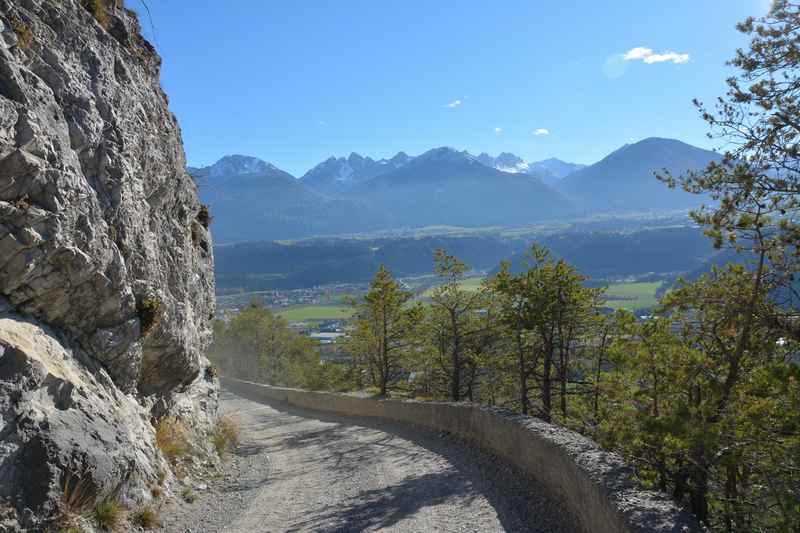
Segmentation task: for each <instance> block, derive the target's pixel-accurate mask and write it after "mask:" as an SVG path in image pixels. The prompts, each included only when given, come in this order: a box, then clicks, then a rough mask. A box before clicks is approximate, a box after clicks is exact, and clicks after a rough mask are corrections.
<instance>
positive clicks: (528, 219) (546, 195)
mask: <svg viewBox="0 0 800 533" xmlns="http://www.w3.org/2000/svg"><path fill="white" fill-rule="evenodd" d="M233 157H234V158H239V159H233V160H226V158H223V159H222V160H220V161H221V163H222V164H219V162H218V164H215V165H212V166H211V167H206V168H205V169H192V170H191V171H192V173H193V174H194V175H195V177H196V180H197V181H198V185H199V188H200V194H201V198H202V199H203V201H204V202H206V203H209V204H211V205H212V211H213V212H214V213H215V215H216V217H217V218H216V221H217V227H216V235H217V238H218V239H220V240H221V242H231V241H241V240H250V239H254V240H259V239H262V240H263V239H286V238H298V237H307V236H313V235H332V234H337V233H359V232H364V231H372V230H377V229H395V228H412V227H422V226H426V225H440V224H444V225H463V226H468V227H475V226H485V225H499V226H511V225H525V224H530V223H534V222H537V221H541V220H544V219H549V218H554V217H556V218H558V217H565V216H570V215H574V214H586V213H593V212H602V211H628V212H631V211H647V210H665V209H676V208H685V207H694V206H697V205H699V203H700V202H701V200H702V199H700V198H698V197H697V196H694V195H690V194H689V193H686V192H684V191H681V190H669V189H668V188H667V187H666V186H665V185H664V184H663V183H660V182H659V181H658V180H656V178H655V176H654V173H655V172H656V171H658V170H661V169H663V168H669V169H670V170H672V171H673V172H676V173H680V172H683V171H686V170H698V169H700V168H702V167H704V166H705V165H706V164H707V163H708V162H709V161H711V160H713V159H714V158H718V157H719V156H718V155H717V154H716V153H715V152H710V151H707V150H702V149H700V148H696V147H693V146H690V145H688V144H686V143H682V142H680V141H676V140H672V139H659V138H650V139H645V140H643V141H640V142H638V143H635V144H631V145H624V146H623V147H621V148H619V149H617V150H615V151H614V152H612V153H611V154H609V155H608V156H607V157H605V158H604V159H603V160H601V161H599V162H598V163H595V164H593V165H589V166H584V165H579V164H575V163H567V162H564V161H561V160H559V159H556V158H550V159H545V160H543V161H536V162H533V163H528V162H526V161H525V160H523V159H522V158H520V157H518V156H516V155H514V154H512V153H509V152H503V153H501V154H499V155H498V156H497V157H493V156H490V155H488V154H486V153H481V154H479V155H478V156H473V155H472V154H470V153H469V152H467V151H465V150H464V151H459V150H456V149H453V148H447V147H441V148H435V149H433V150H429V151H428V152H425V153H424V154H422V155H419V156H416V157H411V156H408V155H407V154H405V153H404V152H400V153H398V154H397V155H396V156H394V157H392V158H391V159H379V160H374V159H372V158H369V157H362V156H360V155H358V154H356V153H353V154H351V155H350V156H349V157H347V158H329V159H328V160H326V161H325V162H323V163H321V164H319V165H317V166H315V167H314V168H313V169H311V170H310V171H309V172H307V173H306V174H305V175H304V176H303V177H302V178H301V179H295V178H294V177H292V176H291V175H290V174H288V173H286V172H283V171H281V170H280V169H278V168H277V167H276V166H274V165H272V164H270V163H266V162H263V161H261V162H260V163H257V162H254V161H252V160H250V159H246V158H245V159H241V158H243V157H244V156H233ZM237 165H238V166H237ZM212 168H216V170H214V171H212V170H211V169H212ZM219 169H224V170H225V171H224V172H223V171H221V170H219ZM212 175H214V176H216V177H214V178H212V177H211V176H212ZM229 217H232V218H230V219H229Z"/></svg>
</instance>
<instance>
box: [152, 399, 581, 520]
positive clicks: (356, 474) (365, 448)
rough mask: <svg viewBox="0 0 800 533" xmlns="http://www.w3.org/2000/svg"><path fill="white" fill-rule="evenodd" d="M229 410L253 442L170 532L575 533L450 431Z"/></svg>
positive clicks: (532, 485)
mask: <svg viewBox="0 0 800 533" xmlns="http://www.w3.org/2000/svg"><path fill="white" fill-rule="evenodd" d="M222 410H223V412H225V413H227V414H229V415H230V416H231V417H232V418H233V419H234V420H235V421H236V422H237V423H238V425H239V427H240V428H241V442H240V444H239V446H238V447H237V449H236V450H235V451H234V452H233V454H232V455H231V457H230V458H229V460H228V462H227V464H226V465H225V468H224V469H223V472H222V474H221V475H219V476H218V477H216V478H215V479H211V480H209V481H208V482H207V486H201V487H200V489H201V490H198V491H196V495H197V499H196V500H195V502H194V503H192V504H188V503H184V504H181V505H176V504H173V505H171V506H167V507H166V508H165V509H164V510H163V511H162V516H161V518H162V523H163V528H164V530H166V531H175V532H181V533H184V532H185V533H189V532H191V533H199V532H223V531H224V532H247V533H254V532H285V531H286V532H288V531H292V532H295V531H297V532H299V531H315V532H350V531H396V532H404V533H411V532H438V531H442V532H481V533H484V532H494V531H514V532H565V533H566V532H572V531H575V527H574V526H573V525H572V524H571V523H570V522H569V520H568V515H567V513H566V512H565V510H564V508H563V506H562V505H560V504H559V503H558V502H556V501H553V500H552V499H550V498H548V497H547V495H546V493H545V491H544V490H543V488H542V487H541V486H540V485H539V484H537V483H536V482H535V481H534V480H532V479H529V478H528V477H526V476H525V475H524V474H523V473H522V472H520V471H519V470H517V469H516V468H514V467H512V466H511V465H509V464H508V463H507V462H505V461H503V460H500V459H498V458H496V457H493V456H490V455H487V454H485V453H483V452H481V451H478V450H476V449H475V448H473V447H470V446H468V445H466V444H465V443H462V442H460V441H459V440H457V439H455V438H453V437H451V436H450V435H447V434H443V433H437V432H434V431H430V430H427V429H421V428H418V427H414V426H410V425H407V424H402V423H397V422H392V421H386V420H380V419H371V418H359V417H343V416H334V415H329V414H323V413H319V412H315V411H306V410H301V409H296V408H294V407H289V406H286V405H281V404H277V403H276V404H270V405H265V404H261V403H256V402H253V401H250V400H246V399H243V398H240V397H238V396H235V395H233V394H230V393H227V392H225V393H223V395H222Z"/></svg>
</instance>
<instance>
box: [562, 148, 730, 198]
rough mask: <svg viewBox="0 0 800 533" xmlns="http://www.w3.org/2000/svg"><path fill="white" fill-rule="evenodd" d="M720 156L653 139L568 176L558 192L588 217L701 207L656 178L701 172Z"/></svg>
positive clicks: (617, 152) (687, 194)
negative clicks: (590, 214) (663, 174)
mask: <svg viewBox="0 0 800 533" xmlns="http://www.w3.org/2000/svg"><path fill="white" fill-rule="evenodd" d="M719 159H721V156H720V155H719V154H717V153H716V152H711V151H708V150H703V149H701V148H697V147H694V146H691V145H689V144H686V143H684V142H681V141H676V140H674V139H661V138H657V137H651V138H649V139H645V140H643V141H639V142H637V143H635V144H626V145H625V146H623V147H622V148H620V149H618V150H616V151H614V152H612V153H611V154H609V155H608V156H606V157H605V158H604V159H603V160H601V161H599V162H597V163H595V164H594V165H591V166H588V167H586V168H583V169H580V170H578V171H576V172H573V173H571V174H569V175H568V176H566V177H565V178H564V179H563V180H561V181H560V182H559V183H558V189H559V190H560V191H561V192H562V193H563V194H564V195H565V196H566V197H567V198H569V199H570V200H571V201H572V202H573V203H574V204H575V205H576V206H577V207H579V208H581V209H582V210H583V211H585V212H601V211H605V212H610V211H643V210H666V209H683V208H689V207H696V206H698V205H699V204H700V203H702V201H703V198H701V197H698V196H697V195H693V194H690V193H687V192H685V191H683V190H681V189H669V188H668V187H667V186H666V185H665V184H663V183H661V182H660V181H659V180H657V179H656V177H655V175H654V173H655V172H661V171H663V170H664V169H667V170H669V171H670V172H672V173H673V174H676V175H679V174H682V173H684V172H686V171H687V170H700V169H702V168H704V167H705V166H706V165H708V163H709V162H711V161H718V160H719Z"/></svg>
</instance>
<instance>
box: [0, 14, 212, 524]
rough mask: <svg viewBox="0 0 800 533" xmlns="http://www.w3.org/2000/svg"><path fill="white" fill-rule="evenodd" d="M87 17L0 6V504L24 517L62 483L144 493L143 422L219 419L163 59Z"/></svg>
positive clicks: (134, 34) (200, 424) (187, 181)
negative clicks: (77, 481) (32, 471)
mask: <svg viewBox="0 0 800 533" xmlns="http://www.w3.org/2000/svg"><path fill="white" fill-rule="evenodd" d="M100 4H102V5H103V6H105V9H104V13H100V14H98V13H91V12H90V11H89V10H88V9H86V8H84V7H83V3H82V2H81V1H80V0H59V1H58V2H54V1H51V0H0V300H1V301H2V302H3V303H0V313H2V318H0V415H2V417H3V427H2V429H0V499H3V500H5V502H7V504H9V505H11V506H12V507H14V508H15V509H16V510H17V511H18V512H19V513H20V514H21V515H24V514H25V513H28V514H30V516H31V517H33V516H37V517H38V516H44V515H46V514H47V513H50V512H51V511H53V510H54V509H55V507H57V505H58V500H59V498H61V499H63V495H61V496H59V494H58V491H59V490H60V489H63V484H64V483H65V478H66V477H67V476H74V475H79V474H80V475H83V474H81V472H84V473H85V472H86V471H90V472H91V479H92V481H91V484H92V487H93V491H94V492H97V494H98V495H104V494H108V493H110V491H117V492H120V493H126V491H128V490H129V489H130V488H131V487H135V486H137V484H139V485H141V484H146V483H148V482H150V481H152V477H153V475H154V472H155V471H156V470H157V468H158V465H159V464H160V461H161V459H160V457H159V455H158V453H156V451H155V448H154V447H153V430H152V424H150V420H151V419H153V418H156V419H157V418H158V417H160V416H165V415H167V414H180V416H182V417H185V418H186V419H187V420H188V421H189V425H190V426H192V427H193V428H194V429H196V430H197V431H199V432H204V431H205V432H207V431H209V429H210V426H211V424H212V423H213V419H214V416H215V414H216V386H217V384H216V379H215V377H214V376H209V375H207V372H206V369H207V367H208V362H207V361H206V360H205V358H204V355H203V354H204V352H205V349H206V348H207V346H208V343H209V341H210V336H211V328H210V321H211V319H212V318H213V314H214V301H213V283H214V280H213V257H212V249H211V237H210V234H209V231H208V228H207V227H206V225H207V220H206V219H205V218H204V217H203V216H199V214H200V211H201V206H200V204H199V202H198V199H197V192H196V187H195V185H194V182H193V181H192V179H191V178H190V176H189V175H188V174H187V173H186V170H185V166H186V164H185V156H184V153H183V146H182V141H181V136H180V129H179V127H178V124H177V121H176V119H175V117H174V115H173V114H172V113H171V112H170V111H169V108H168V101H167V97H166V95H165V94H164V92H163V91H162V90H161V87H160V82H159V68H160V58H159V57H158V55H157V54H156V53H155V50H154V49H153V48H152V46H151V45H150V44H149V43H148V42H147V41H146V40H145V39H144V38H142V37H141V35H140V31H139V25H138V24H139V23H138V21H137V19H136V17H135V15H134V14H133V13H132V12H130V11H128V10H126V9H124V8H122V7H119V6H118V5H120V6H121V4H122V2H116V1H113V0H103V1H102V2H100ZM78 437H81V438H78ZM33 464H36V465H37V468H39V466H41V471H39V470H37V472H40V473H39V474H37V475H36V476H30V479H26V481H25V483H26V484H27V485H20V486H17V485H15V483H18V482H19V480H20V479H21V477H20V475H21V474H20V469H21V468H22V469H24V468H29V467H30V465H33ZM81 465H82V466H81ZM81 468H84V470H81ZM86 469H88V470H86ZM87 483H88V482H87ZM26 486H29V487H30V488H25V487H26ZM131 494H133V492H131ZM23 519H24V517H23ZM30 520H33V518H31V519H30ZM30 520H29V521H30ZM23 521H24V520H23ZM31 523H32V522H31Z"/></svg>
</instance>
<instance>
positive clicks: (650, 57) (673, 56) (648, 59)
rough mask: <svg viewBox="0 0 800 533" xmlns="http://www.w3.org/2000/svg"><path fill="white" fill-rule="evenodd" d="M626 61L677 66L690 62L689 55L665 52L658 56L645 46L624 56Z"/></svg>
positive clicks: (632, 49)
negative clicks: (669, 63)
mask: <svg viewBox="0 0 800 533" xmlns="http://www.w3.org/2000/svg"><path fill="white" fill-rule="evenodd" d="M623 58H624V59H625V61H638V60H640V59H641V60H642V61H644V62H645V63H647V64H648V65H652V64H653V63H664V62H671V63H675V64H680V63H686V62H687V61H689V54H679V53H678V52H669V51H668V52H663V53H660V54H656V53H655V52H653V49H652V48H645V47H644V46H637V47H636V48H631V49H630V50H628V51H627V52H626V53H625V55H624V56H623Z"/></svg>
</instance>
